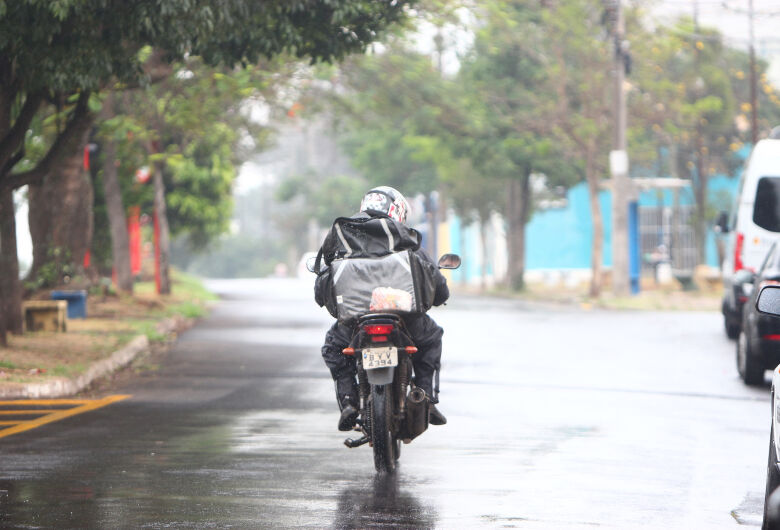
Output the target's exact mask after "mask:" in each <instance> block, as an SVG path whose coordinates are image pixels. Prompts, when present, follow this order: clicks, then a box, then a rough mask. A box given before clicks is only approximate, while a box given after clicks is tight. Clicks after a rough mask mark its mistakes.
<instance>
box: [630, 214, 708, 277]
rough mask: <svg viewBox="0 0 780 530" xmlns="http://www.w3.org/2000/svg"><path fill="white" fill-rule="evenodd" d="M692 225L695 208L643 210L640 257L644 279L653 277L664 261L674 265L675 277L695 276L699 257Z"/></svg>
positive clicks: (640, 231) (641, 216) (640, 225)
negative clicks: (657, 265) (657, 266)
mask: <svg viewBox="0 0 780 530" xmlns="http://www.w3.org/2000/svg"><path fill="white" fill-rule="evenodd" d="M692 222H693V207H692V206H677V207H671V206H640V207H639V253H640V254H639V255H640V256H641V273H642V275H643V276H652V275H653V274H654V270H655V265H656V264H657V263H658V262H660V261H669V262H671V265H672V270H674V271H675V273H678V274H682V275H689V274H692V273H693V269H694V267H696V261H697V257H696V256H697V255H696V235H695V233H694V230H693V225H692Z"/></svg>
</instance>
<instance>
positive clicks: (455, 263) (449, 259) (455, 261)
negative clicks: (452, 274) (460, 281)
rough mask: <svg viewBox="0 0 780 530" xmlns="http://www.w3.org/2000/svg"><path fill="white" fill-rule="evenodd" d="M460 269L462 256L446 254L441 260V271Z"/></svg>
mask: <svg viewBox="0 0 780 530" xmlns="http://www.w3.org/2000/svg"><path fill="white" fill-rule="evenodd" d="M458 267H460V256H458V255H457V254H444V255H443V256H442V257H440V258H439V268H440V269H457V268H458Z"/></svg>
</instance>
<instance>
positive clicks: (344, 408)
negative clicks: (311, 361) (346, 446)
mask: <svg viewBox="0 0 780 530" xmlns="http://www.w3.org/2000/svg"><path fill="white" fill-rule="evenodd" d="M408 212H409V203H408V202H407V201H406V199H405V198H404V196H403V195H402V194H401V193H400V192H399V191H398V190H396V189H394V188H391V187H389V186H379V187H375V188H372V189H371V190H369V191H368V193H366V195H365V196H364V197H363V200H362V202H361V204H360V212H359V213H357V214H355V215H354V216H352V218H353V219H357V218H367V217H372V218H377V217H383V218H386V219H387V220H388V221H391V222H393V223H400V224H402V225H403V224H405V223H406V217H407V213H408ZM404 228H405V231H407V232H408V231H411V232H412V233H414V234H415V235H418V233H417V232H416V231H415V230H413V229H409V228H406V227H404ZM327 241H328V240H327V239H326V242H325V243H323V248H322V249H320V252H323V249H325V246H326V243H327ZM413 251H414V253H415V254H416V255H417V256H418V258H419V259H420V260H422V261H424V262H427V263H428V264H430V265H431V267H430V270H431V271H434V272H433V274H434V278H433V282H434V285H435V294H434V297H433V305H436V306H438V305H441V304H443V303H444V302H446V301H447V299H448V298H449V296H450V292H449V288H448V287H447V280H446V278H444V276H443V275H442V274H441V272H440V271H439V268H438V266H436V265H435V263H434V262H433V260H431V258H430V256H429V255H428V253H427V252H425V250H423V249H422V248H417V249H416V250H413ZM322 278H323V276H321V275H320V276H318V277H317V281H316V282H315V286H314V290H315V299H316V300H317V302H318V303H319V304H320V305H323V302H322V301H323V300H325V297H326V296H327V293H325V292H324V290H325V289H327V285H325V284H324V282H322V281H320V280H321V279H322ZM403 320H404V323H405V325H406V330H407V332H408V333H409V335H410V337H411V338H412V340H413V341H414V343H415V345H416V346H417V353H416V354H414V356H413V357H412V364H413V366H414V383H415V385H416V386H417V387H418V388H421V389H422V390H424V391H425V395H426V396H428V399H429V400H430V423H431V424H432V425H444V424H445V423H447V418H445V416H444V415H443V414H442V413H441V412H440V411H439V410H438V409H437V408H436V406H435V404H436V403H438V401H439V400H438V394H439V388H438V387H439V381H438V379H439V378H438V375H439V369H440V367H441V338H442V335H443V333H444V330H443V329H442V328H441V327H440V326H438V325H437V324H436V322H434V320H433V319H432V318H431V317H430V316H429V315H428V314H427V313H416V314H408V315H405V316H404V317H403ZM353 331H354V325H353V324H347V323H343V322H339V321H337V322H336V323H335V324H333V326H332V327H331V328H330V330H328V332H327V333H326V335H325V344H324V345H323V346H322V357H323V359H324V360H325V364H326V365H327V367H328V368H329V369H330V373H331V376H332V377H333V380H334V382H335V386H336V399H337V401H338V405H339V409H340V410H341V415H340V416H339V423H338V428H339V430H340V431H349V430H352V428H353V427H354V426H355V422H356V420H357V417H358V408H359V398H358V386H357V383H356V380H355V376H356V374H357V368H356V365H355V359H354V356H347V355H344V354H343V353H342V350H343V349H344V348H346V347H347V346H349V343H350V341H351V339H352V335H353ZM434 377H435V380H436V381H435V385H434Z"/></svg>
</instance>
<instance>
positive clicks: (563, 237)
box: [439, 175, 739, 285]
mask: <svg viewBox="0 0 780 530" xmlns="http://www.w3.org/2000/svg"><path fill="white" fill-rule="evenodd" d="M738 182H739V179H738V178H737V177H736V176H727V175H716V176H714V177H712V178H711V179H710V183H709V199H710V204H711V207H712V208H713V209H715V210H728V209H730V208H731V207H732V204H733V201H734V196H735V195H736V192H737V186H738ZM588 201H589V199H588V189H587V185H586V184H585V183H580V184H578V185H576V186H574V187H572V188H571V189H570V190H569V191H568V193H567V205H566V206H565V207H563V208H551V209H547V210H539V211H536V212H534V214H533V215H532V217H531V220H530V221H529V223H528V224H527V226H526V263H525V265H526V271H527V274H528V279H529V281H539V280H541V281H551V282H558V281H563V282H564V283H576V282H579V281H583V280H586V279H588V278H589V276H590V266H591V245H592V242H593V223H592V219H591V214H590V206H589V202H588ZM677 201H678V204H680V205H681V206H686V205H693V204H694V196H693V190H692V189H691V188H690V187H686V188H682V189H681V190H680V191H679V195H678V199H677ZM674 204H675V198H674V193H673V192H672V191H671V190H651V191H644V192H642V193H641V194H640V197H639V205H640V206H659V207H671V206H673V205H674ZM599 205H600V207H601V215H602V220H603V225H604V255H603V265H604V267H605V268H607V269H608V268H610V267H611V266H612V196H611V193H610V192H609V191H608V190H604V191H602V192H600V194H599ZM489 226H490V228H489V230H488V234H487V237H486V239H487V241H486V242H485V243H484V244H487V246H488V266H487V270H488V275H487V283H488V285H493V284H496V283H499V282H501V281H503V280H504V279H505V278H506V268H507V267H506V260H507V242H506V229H505V227H506V223H505V221H504V219H503V218H502V217H501V216H500V215H499V214H494V216H493V217H492V218H491V221H490V223H489ZM439 233H440V234H446V236H445V237H442V236H441V235H440V236H439V254H442V253H445V252H454V253H456V254H459V255H460V256H461V257H462V258H463V266H462V267H461V269H459V270H457V271H453V272H452V276H451V278H452V280H453V281H454V282H456V283H461V284H469V285H480V283H481V278H482V245H483V242H482V240H481V237H480V233H479V226H478V224H477V223H470V224H464V223H463V221H462V220H461V219H460V218H459V217H458V216H457V215H455V214H454V213H452V212H450V214H449V216H448V221H447V222H446V223H443V224H442V225H441V227H440V232H439ZM716 237H720V236H717V235H716V234H715V233H714V232H713V231H712V229H711V228H710V229H709V230H708V234H707V248H706V260H707V265H710V266H712V267H718V266H719V263H718V252H717V245H716Z"/></svg>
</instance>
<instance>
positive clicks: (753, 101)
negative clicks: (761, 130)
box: [748, 0, 758, 145]
mask: <svg viewBox="0 0 780 530" xmlns="http://www.w3.org/2000/svg"><path fill="white" fill-rule="evenodd" d="M754 16H755V13H754V11H753V0H749V2H748V20H749V23H750V136H751V140H752V142H753V145H756V142H758V94H757V92H758V87H757V81H756V46H755V29H754V24H753V19H754Z"/></svg>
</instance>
